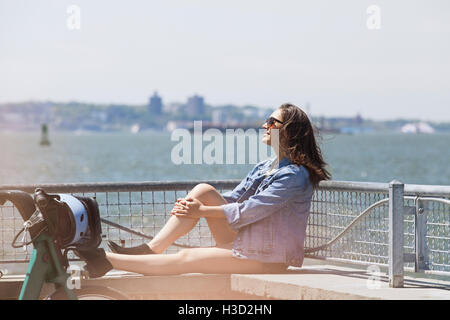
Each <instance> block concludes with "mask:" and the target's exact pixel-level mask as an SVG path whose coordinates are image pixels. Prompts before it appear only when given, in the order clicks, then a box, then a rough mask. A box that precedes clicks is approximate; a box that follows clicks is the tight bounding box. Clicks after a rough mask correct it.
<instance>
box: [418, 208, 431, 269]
mask: <svg viewBox="0 0 450 320" xmlns="http://www.w3.org/2000/svg"><path fill="white" fill-rule="evenodd" d="M415 211H416V215H415V223H414V224H415V237H414V239H415V247H416V248H415V249H416V257H415V264H414V266H415V268H414V269H415V270H414V271H415V272H422V271H424V270H428V269H429V267H428V263H429V262H428V246H427V213H426V211H425V207H424V204H423V202H422V201H421V200H420V199H418V200H417V201H416V210H415Z"/></svg>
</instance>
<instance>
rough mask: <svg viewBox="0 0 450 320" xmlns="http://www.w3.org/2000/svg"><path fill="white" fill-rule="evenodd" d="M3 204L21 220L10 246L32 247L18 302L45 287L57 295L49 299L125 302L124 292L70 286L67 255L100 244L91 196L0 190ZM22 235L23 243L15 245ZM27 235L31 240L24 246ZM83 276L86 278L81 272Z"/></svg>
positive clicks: (96, 212) (97, 215)
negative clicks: (12, 208)
mask: <svg viewBox="0 0 450 320" xmlns="http://www.w3.org/2000/svg"><path fill="white" fill-rule="evenodd" d="M6 201H10V202H12V204H13V205H14V206H15V207H16V208H17V209H18V211H19V212H20V215H21V216H22V218H23V220H24V221H25V223H24V227H23V228H22V229H21V230H20V231H19V233H18V234H17V235H16V236H15V237H14V240H13V243H12V246H13V247H14V248H18V247H23V246H26V245H28V244H31V243H32V244H33V247H34V248H33V251H32V254H31V257H30V262H29V264H28V270H27V274H26V277H25V280H24V283H23V285H22V288H21V291H20V295H19V300H37V299H39V298H40V295H41V290H42V287H43V285H44V283H53V284H54V285H55V291H54V292H53V293H51V294H49V295H48V296H47V297H46V298H45V299H47V300H61V299H69V300H81V299H96V300H97V299H100V300H128V299H129V298H128V296H127V295H125V294H124V293H122V292H120V291H118V290H116V289H113V288H109V287H101V286H83V287H82V288H74V287H73V286H72V285H68V284H69V283H71V282H70V281H71V274H70V273H69V272H68V270H69V266H70V265H69V259H68V257H67V255H68V252H69V251H70V250H72V251H75V253H76V250H82V249H87V248H93V247H98V246H99V245H100V243H101V241H102V237H101V232H102V231H101V219H100V213H99V209H98V204H97V201H96V200H95V198H89V197H80V196H72V195H69V194H56V195H50V194H47V193H46V192H45V191H44V190H42V189H41V188H37V189H36V190H35V192H34V197H32V196H31V195H30V194H28V193H26V192H23V191H19V190H9V191H0V205H3V204H4V203H5V202H6ZM22 233H23V238H22V243H20V244H19V245H17V244H16V242H17V239H18V237H19V236H20V234H22ZM27 233H29V235H30V237H31V240H30V241H28V242H27V241H26V236H27ZM82 275H84V276H85V277H88V273H87V272H85V271H82Z"/></svg>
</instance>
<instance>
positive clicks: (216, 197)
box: [189, 183, 226, 205]
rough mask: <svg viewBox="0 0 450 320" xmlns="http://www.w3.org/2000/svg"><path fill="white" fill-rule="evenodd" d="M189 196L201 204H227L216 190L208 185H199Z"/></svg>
mask: <svg viewBox="0 0 450 320" xmlns="http://www.w3.org/2000/svg"><path fill="white" fill-rule="evenodd" d="M189 196H191V197H193V198H196V199H198V200H200V202H203V203H204V204H211V205H216V204H217V205H218V204H223V203H225V202H226V201H225V200H224V199H223V198H222V196H221V195H220V193H219V192H218V191H217V190H216V188H214V187H213V186H212V185H210V184H207V183H199V184H197V185H196V186H195V187H194V188H193V189H192V190H191V192H189Z"/></svg>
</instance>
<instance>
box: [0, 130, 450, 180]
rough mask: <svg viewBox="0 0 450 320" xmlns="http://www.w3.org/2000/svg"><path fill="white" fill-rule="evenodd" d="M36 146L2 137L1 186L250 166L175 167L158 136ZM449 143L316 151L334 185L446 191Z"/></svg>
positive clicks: (386, 137) (441, 137)
mask: <svg viewBox="0 0 450 320" xmlns="http://www.w3.org/2000/svg"><path fill="white" fill-rule="evenodd" d="M39 140H40V134H39V133H1V134H0V148H1V149H0V150H1V155H0V184H36V183H72V182H73V183H75V182H124V181H127V182H128V181H174V180H207V179H240V178H243V177H244V176H245V175H246V174H247V172H248V171H249V170H250V169H251V168H252V167H253V164H216V165H207V164H203V165H193V164H191V165H184V164H182V165H176V164H174V163H173V162H172V160H171V151H172V149H173V148H174V147H175V145H177V144H178V141H171V139H170V134H169V133H163V132H145V133H139V134H131V133H129V134H128V133H125V134H124V133H82V134H75V133H67V132H65V133H62V132H50V140H51V142H52V144H51V146H50V147H41V146H40V145H39ZM449 142H450V134H433V135H401V134H364V135H325V136H323V137H322V140H321V146H322V151H323V155H324V157H325V160H326V161H327V162H328V163H329V165H330V167H329V169H330V171H331V173H332V175H333V179H334V180H347V181H372V182H389V181H391V180H393V179H394V178H395V179H398V180H400V181H402V182H404V183H414V184H436V185H450V166H449V160H450V148H449V147H448V145H449ZM208 143H209V142H204V143H203V146H204V147H205V146H206V145H207V144H208ZM241 152H242V150H241Z"/></svg>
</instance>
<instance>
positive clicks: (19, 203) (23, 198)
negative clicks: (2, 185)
mask: <svg viewBox="0 0 450 320" xmlns="http://www.w3.org/2000/svg"><path fill="white" fill-rule="evenodd" d="M6 201H11V202H12V203H13V205H14V206H15V207H16V208H17V210H19V213H20V215H21V216H22V218H23V221H27V220H29V219H30V217H31V215H32V214H33V213H34V211H36V206H35V205H34V200H33V198H32V197H31V196H30V195H29V194H28V193H26V192H23V191H20V190H8V191H0V205H3V204H4V203H5V202H6Z"/></svg>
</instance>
